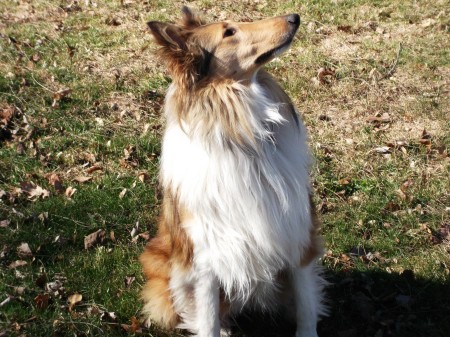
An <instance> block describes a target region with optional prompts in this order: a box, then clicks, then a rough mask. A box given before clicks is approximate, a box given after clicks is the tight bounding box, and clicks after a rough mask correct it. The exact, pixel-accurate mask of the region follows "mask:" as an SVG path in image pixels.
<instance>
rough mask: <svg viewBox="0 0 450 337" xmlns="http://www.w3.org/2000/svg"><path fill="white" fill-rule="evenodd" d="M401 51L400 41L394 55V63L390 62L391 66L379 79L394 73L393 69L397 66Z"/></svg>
mask: <svg viewBox="0 0 450 337" xmlns="http://www.w3.org/2000/svg"><path fill="white" fill-rule="evenodd" d="M401 52H402V43H401V42H400V43H399V44H398V49H397V56H396V57H395V60H394V63H393V64H392V67H391V68H390V69H389V71H388V72H387V73H386V74H384V75H383V76H381V78H380V79H379V81H381V80H384V79H386V78H389V77H391V76H392V75H393V74H394V72H395V69H396V68H397V64H398V60H399V59H400V53H401Z"/></svg>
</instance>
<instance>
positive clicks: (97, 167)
mask: <svg viewBox="0 0 450 337" xmlns="http://www.w3.org/2000/svg"><path fill="white" fill-rule="evenodd" d="M101 170H103V167H101V166H100V165H94V166H91V167H90V168H88V169H87V170H86V172H87V173H88V174H92V173H93V172H95V171H101Z"/></svg>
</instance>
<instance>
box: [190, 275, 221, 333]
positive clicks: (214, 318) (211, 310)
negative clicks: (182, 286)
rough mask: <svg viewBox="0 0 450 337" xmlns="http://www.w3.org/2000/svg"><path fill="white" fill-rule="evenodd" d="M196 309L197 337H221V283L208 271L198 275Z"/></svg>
mask: <svg viewBox="0 0 450 337" xmlns="http://www.w3.org/2000/svg"><path fill="white" fill-rule="evenodd" d="M202 269H203V268H202ZM195 307H196V326H197V337H219V336H220V320H219V282H218V281H217V278H216V277H215V276H214V275H213V274H212V273H211V272H210V271H209V270H207V269H203V270H201V271H200V273H199V274H198V278H197V282H196V284H195Z"/></svg>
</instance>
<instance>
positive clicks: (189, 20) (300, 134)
mask: <svg viewBox="0 0 450 337" xmlns="http://www.w3.org/2000/svg"><path fill="white" fill-rule="evenodd" d="M298 23H299V21H298V16H295V15H291V16H284V17H278V18H274V19H270V20H267V21H264V22H262V23H261V24H257V23H253V24H240V25H238V24H236V25H233V26H232V25H231V23H228V22H227V23H219V24H212V25H203V21H201V20H200V19H199V18H198V17H197V16H196V15H195V14H193V13H192V12H191V11H190V10H189V9H186V8H185V9H184V19H183V21H182V22H181V23H180V24H179V25H168V24H163V23H159V22H151V23H149V27H150V28H151V30H152V32H153V35H154V36H155V39H156V41H157V42H158V43H159V44H160V45H161V46H162V49H161V53H162V55H163V56H164V58H165V60H166V62H167V64H168V65H169V69H170V71H171V73H172V76H173V77H174V82H173V83H172V85H171V86H170V88H169V90H168V93H167V96H166V102H165V108H164V112H165V117H166V120H167V125H166V130H165V134H164V140H163V145H162V146H163V150H162V157H161V170H160V181H161V185H162V187H163V190H164V202H163V209H162V214H161V219H160V222H159V230H158V234H157V236H156V237H155V238H154V239H152V240H151V241H150V242H149V244H148V246H147V248H146V251H145V252H144V253H143V254H142V256H141V263H142V264H143V267H144V273H145V275H146V277H147V279H148V282H147V284H146V286H145V288H144V290H143V293H142V298H143V300H144V303H145V305H144V314H145V315H146V317H147V320H148V321H155V322H157V323H158V324H160V325H162V326H164V327H166V328H173V327H175V326H177V327H181V328H186V329H188V330H190V331H192V332H194V333H196V334H197V335H198V336H204V337H206V336H209V337H211V336H214V337H217V336H218V329H219V326H220V321H222V325H223V324H224V323H225V321H226V317H227V316H229V315H232V314H233V313H234V312H239V311H240V310H241V309H242V308H243V307H244V306H246V305H256V306H258V307H260V308H262V309H267V310H272V309H274V308H276V307H277V306H278V305H280V304H283V302H289V301H284V300H283V293H284V294H286V293H290V294H291V295H288V296H285V297H287V298H290V301H291V302H292V298H295V305H296V307H297V308H298V309H297V317H296V319H297V323H298V325H299V327H298V329H297V336H308V337H312V336H316V335H317V334H316V332H315V322H316V321H317V317H318V316H319V315H320V314H322V313H323V306H322V304H321V300H322V297H321V289H322V286H323V282H322V281H321V278H320V275H319V273H318V270H317V267H316V266H315V260H316V258H317V256H318V255H319V254H320V252H321V242H320V238H319V237H318V233H317V230H318V221H317V216H316V214H315V211H314V207H313V204H312V201H311V190H310V184H309V166H310V163H311V158H310V154H309V151H308V148H307V145H306V143H307V134H306V130H305V128H304V126H303V123H302V122H301V120H299V118H298V115H297V113H296V111H295V108H294V107H293V105H292V103H291V100H290V99H289V97H288V96H287V95H286V93H285V92H284V91H283V90H282V89H281V87H280V86H279V85H278V84H277V83H276V82H275V80H274V79H273V78H272V77H271V76H270V75H269V74H267V73H266V72H264V71H262V70H259V68H260V66H261V64H259V62H260V60H262V59H264V60H265V61H267V60H268V59H269V58H270V56H271V55H272V54H273V55H272V56H274V55H276V53H277V52H278V51H279V50H281V49H280V48H285V46H287V45H288V44H289V43H290V41H291V40H292V37H293V34H294V33H295V31H296V29H297V27H298ZM255 25H256V26H255ZM230 27H231V28H230ZM267 27H269V28H267ZM263 28H264V29H265V32H261V30H262V29H263ZM230 34H232V35H230ZM238 34H239V35H238ZM233 35H236V37H234V40H230V39H226V38H227V37H230V36H233ZM252 39H255V40H254V41H253V40H252ZM233 41H234V42H233ZM261 41H262V42H261ZM249 44H250V45H253V48H252V49H251V50H248V45H249ZM271 44H272V45H271ZM230 46H233V47H234V48H238V51H235V52H234V53H232V52H231V51H230ZM241 46H242V47H241ZM239 48H242V49H244V52H242V50H241V51H240V50H239ZM271 53H272V54H271ZM236 55H238V56H239V57H236ZM224 63H227V64H228V66H227V67H224V66H223V64H224ZM233 69H234V70H233ZM284 304H286V303H284ZM303 308H305V309H303Z"/></svg>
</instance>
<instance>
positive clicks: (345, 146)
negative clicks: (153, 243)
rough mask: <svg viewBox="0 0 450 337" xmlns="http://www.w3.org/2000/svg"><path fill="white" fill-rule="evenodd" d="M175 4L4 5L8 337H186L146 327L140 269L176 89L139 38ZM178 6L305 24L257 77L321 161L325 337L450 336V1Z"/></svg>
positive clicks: (1, 170) (0, 290)
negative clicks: (166, 114)
mask: <svg viewBox="0 0 450 337" xmlns="http://www.w3.org/2000/svg"><path fill="white" fill-rule="evenodd" d="M184 3H185V1H184V2H182V1H164V0H161V1H156V0H155V1H137V0H135V1H127V0H122V1H90V0H86V1H64V0H59V1H54V0H36V1H31V0H30V1H22V0H15V1H6V0H0V336H127V335H137V336H140V335H150V336H158V337H159V336H172V337H173V336H182V335H183V334H182V332H176V333H172V334H170V333H166V332H163V331H161V330H159V329H158V328H157V327H150V328H143V327H141V326H140V324H139V318H140V314H139V310H140V306H141V304H140V302H139V291H140V289H141V288H142V285H143V283H144V279H143V275H142V274H141V270H140V266H139V263H138V260H137V258H138V256H139V254H140V252H141V251H142V250H143V247H144V245H145V243H146V241H147V240H148V239H149V238H150V237H152V235H154V234H155V224H156V218H157V215H158V213H159V205H160V198H159V196H160V191H159V189H158V177H157V168H158V160H159V159H158V158H159V154H160V140H161V135H162V130H163V128H164V120H163V119H162V118H161V106H162V104H163V99H164V94H165V91H166V89H167V87H168V85H169V84H170V82H171V79H170V78H169V77H168V73H167V71H166V70H165V69H164V67H163V66H162V65H161V63H160V61H159V60H158V59H157V58H156V57H155V55H154V52H155V50H156V47H155V45H154V44H153V42H152V38H151V36H150V34H149V33H148V32H147V29H146V24H145V23H146V22H147V21H149V20H162V21H175V20H176V19H177V18H178V17H179V15H180V8H181V6H182V4H184ZM189 4H190V5H191V6H192V7H194V8H197V9H200V10H202V11H204V13H205V17H206V18H207V19H208V20H224V19H231V20H236V21H240V20H245V21H248V20H257V19H260V18H265V17H270V16H275V15H281V14H285V13H291V12H297V13H299V14H300V15H301V17H302V25H301V28H300V30H299V33H298V34H297V38H296V40H295V42H294V44H293V46H292V48H291V49H290V50H289V51H288V52H287V53H285V54H284V55H282V56H280V57H279V58H277V59H275V60H274V61H272V62H271V63H270V64H268V65H267V68H268V70H269V71H270V72H271V73H272V74H274V75H275V76H276V77H277V78H278V79H279V81H280V82H281V84H282V86H283V87H284V88H285V89H286V90H287V92H288V93H289V95H290V96H291V97H292V99H293V101H294V102H295V104H296V106H297V107H298V109H299V111H300V113H301V115H302V117H303V119H304V121H305V123H306V125H307V127H308V130H309V133H310V145H311V149H312V152H313V153H314V155H315V157H316V161H315V164H314V167H313V171H312V177H311V179H312V181H313V185H314V189H315V200H316V203H317V206H318V210H319V213H320V215H321V220H322V223H323V225H322V234H323V236H324V238H325V242H326V248H325V253H324V256H323V258H322V259H321V261H320V263H321V264H323V266H324V270H325V275H326V278H327V279H328V281H329V282H330V285H329V287H328V289H327V297H328V301H329V308H330V314H329V316H328V317H326V318H324V319H323V320H322V322H321V323H320V324H319V335H320V336H324V337H325V336H329V337H332V336H333V337H356V336H374V337H383V336H408V337H411V336H427V337H428V336H430V337H440V336H442V337H444V336H450V320H449V317H450V275H449V274H450V195H449V193H450V188H449V185H450V184H449V181H450V171H449V164H450V158H449V155H448V149H449V146H450V133H449V130H450V102H449V89H450V56H449V50H450V43H449V41H450V39H449V27H450V19H449V18H450V7H449V4H448V1H445V0H435V1H432V2H431V1H402V0H392V1H384V0H375V1H370V0H334V1H326V0H317V1H285V2H280V1H264V0H258V1H250V0H249V1H236V0H228V1H220V2H215V1H208V0H203V1H189ZM274 321H278V322H279V323H278V324H276V323H274ZM267 322H269V323H267ZM238 323H239V328H238V332H237V334H238V335H242V336H260V337H261V336H289V333H290V331H291V330H292V327H291V326H290V324H289V323H287V322H284V321H283V319H282V318H280V319H274V320H270V319H269V320H267V319H265V318H264V319H261V318H260V317H255V318H254V319H253V320H252V319H250V320H249V319H245V318H244V319H241V320H239V322H238Z"/></svg>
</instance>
